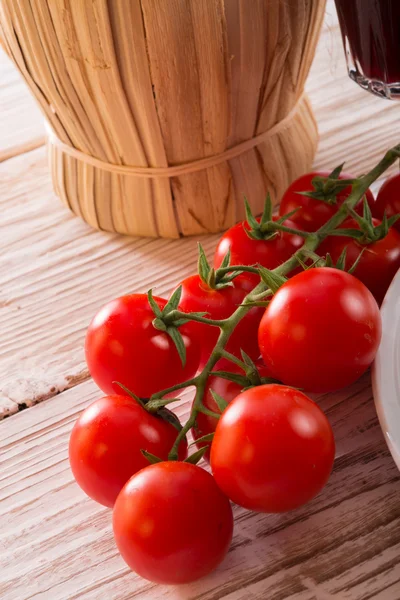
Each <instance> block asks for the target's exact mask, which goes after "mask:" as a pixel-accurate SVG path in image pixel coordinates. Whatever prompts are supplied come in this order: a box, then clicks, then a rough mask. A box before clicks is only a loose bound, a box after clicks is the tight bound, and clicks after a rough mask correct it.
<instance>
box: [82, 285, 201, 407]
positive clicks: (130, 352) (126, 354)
mask: <svg viewBox="0 0 400 600" xmlns="http://www.w3.org/2000/svg"><path fill="white" fill-rule="evenodd" d="M154 299H155V301H156V302H157V304H158V306H159V307H160V308H161V309H162V308H164V306H165V304H166V302H167V301H166V300H164V299H163V298H156V297H155V298H154ZM153 319H154V313H153V311H152V309H151V307H150V305H149V302H148V299H147V296H146V295H145V294H132V295H130V296H122V297H121V298H117V299H116V300H112V301H111V302H109V303H108V304H106V305H105V306H104V307H103V308H102V309H100V311H99V312H98V313H97V315H96V316H95V317H94V319H93V321H92V322H91V323H90V325H89V329H88V331H87V334H86V342H85V351H86V362H87V365H88V368H89V371H90V374H91V376H92V377H93V379H94V380H95V382H96V383H97V385H98V386H99V388H100V389H101V390H102V391H103V392H104V393H106V394H114V393H120V394H123V393H124V392H123V391H122V390H121V388H120V387H119V386H118V385H117V384H116V383H115V382H116V381H118V382H120V383H122V384H123V385H124V386H125V387H127V388H128V389H129V390H131V391H132V392H134V393H135V394H136V395H137V396H140V397H141V398H148V397H150V396H151V395H152V394H153V393H155V392H159V391H161V390H163V389H165V388H168V387H171V386H173V385H175V384H177V383H180V382H182V381H185V380H186V379H190V378H191V377H193V375H194V374H195V373H196V371H197V368H198V366H199V360H200V348H199V344H198V341H197V339H196V338H195V336H193V330H192V328H191V323H188V324H187V325H183V326H182V327H180V328H179V331H180V333H181V334H182V337H183V341H184V344H185V347H186V365H185V367H182V363H181V359H180V357H179V354H178V351H177V349H176V347H175V344H174V343H173V341H172V339H171V338H170V337H169V335H168V334H167V333H165V332H163V331H159V330H157V329H155V327H153V324H152V321H153Z"/></svg>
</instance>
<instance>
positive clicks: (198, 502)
mask: <svg viewBox="0 0 400 600" xmlns="http://www.w3.org/2000/svg"><path fill="white" fill-rule="evenodd" d="M113 527H114V536H115V541H116V543H117V546H118V549H119V551H120V553H121V555H122V558H123V559H124V560H125V561H126V563H127V564H128V565H129V567H130V568H131V569H132V570H133V571H135V572H136V573H138V574H139V575H141V577H144V578H145V579H148V580H149V581H154V582H155V583H162V584H178V583H188V582H191V581H194V580H196V579H199V578H200V577H203V576H204V575H207V574H208V573H210V572H211V571H212V570H213V569H215V568H216V567H217V566H218V565H219V563H220V562H221V561H222V560H223V559H224V557H225V555H226V553H227V552H228V549H229V546H230V543H231V539H232V530H233V517H232V509H231V506H230V503H229V500H228V499H227V498H226V496H224V495H223V493H222V492H221V491H220V489H219V488H218V486H217V484H216V483H215V481H214V479H213V477H212V476H211V475H210V474H209V473H207V471H204V470H203V469H201V468H200V467H197V466H195V465H191V464H189V463H183V462H162V463H157V464H154V465H151V466H149V467H147V468H146V469H143V470H142V471H140V472H139V473H137V474H136V475H134V476H133V477H132V479H130V480H129V481H128V483H127V484H126V485H125V487H124V488H123V490H122V492H121V493H120V495H119V496H118V498H117V501H116V503H115V506H114V513H113Z"/></svg>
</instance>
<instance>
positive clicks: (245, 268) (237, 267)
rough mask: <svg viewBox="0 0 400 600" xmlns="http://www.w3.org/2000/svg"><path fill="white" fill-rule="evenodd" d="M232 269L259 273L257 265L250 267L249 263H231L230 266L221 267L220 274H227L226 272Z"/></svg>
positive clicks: (230, 271)
mask: <svg viewBox="0 0 400 600" xmlns="http://www.w3.org/2000/svg"><path fill="white" fill-rule="evenodd" d="M232 271H243V272H244V273H254V274H255V275H259V274H260V273H259V271H258V269H257V267H250V266H249V265H230V266H229V267H219V268H218V275H225V274H226V273H232Z"/></svg>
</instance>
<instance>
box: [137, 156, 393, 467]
mask: <svg viewBox="0 0 400 600" xmlns="http://www.w3.org/2000/svg"><path fill="white" fill-rule="evenodd" d="M399 157H400V145H398V146H395V147H394V148H392V149H391V150H389V151H388V152H387V153H386V154H385V156H384V158H383V159H382V160H381V161H380V162H379V163H378V164H377V165H376V166H375V167H374V168H373V169H372V170H371V171H370V172H369V173H367V174H366V175H364V176H362V177H360V178H359V179H355V180H354V181H353V182H352V191H351V194H350V195H349V196H348V198H347V199H346V200H345V202H344V203H343V204H342V206H341V207H340V208H339V209H338V211H337V213H335V214H334V215H333V216H332V217H331V218H330V219H329V221H327V222H326V223H325V224H324V225H323V226H322V227H320V228H319V229H318V230H317V231H316V232H313V233H305V232H302V233H301V235H302V236H303V237H304V238H305V241H304V244H303V245H302V247H301V248H299V249H298V250H297V251H296V252H295V253H294V254H293V255H292V256H291V257H290V258H289V259H288V260H287V261H285V262H284V263H282V264H281V265H280V266H279V267H277V268H276V269H274V270H273V271H270V273H271V274H274V275H275V280H277V277H276V276H284V275H286V274H287V273H289V272H290V271H292V270H293V269H295V268H296V267H297V266H298V264H299V262H301V261H304V260H305V259H306V258H307V257H309V256H310V255H312V253H314V252H315V250H316V249H317V248H318V246H319V245H320V243H321V242H322V241H323V240H324V239H325V238H326V237H327V236H328V235H329V234H331V233H332V231H334V230H335V229H336V228H337V227H338V226H339V225H341V223H342V222H343V221H344V220H345V219H346V218H347V217H348V215H349V212H350V211H351V209H353V208H354V207H355V206H356V205H357V203H358V202H359V201H360V200H361V198H362V197H363V196H364V194H365V193H366V192H367V190H368V188H369V187H370V185H371V184H372V183H373V182H374V181H375V180H376V179H378V177H380V176H381V175H382V174H383V173H384V172H385V171H386V170H387V169H388V168H389V167H390V166H391V165H392V164H393V163H394V162H395V161H396V160H397V159H398V158H399ZM346 183H347V182H346ZM282 227H284V226H281V225H280V224H279V223H278V227H277V229H282ZM287 229H290V228H286V230H287ZM283 230H285V229H283ZM291 232H292V231H291ZM296 233H298V234H300V233H299V232H297V231H296ZM223 270H224V272H227V273H228V272H230V271H250V272H256V273H258V274H260V275H261V273H260V269H256V268H253V267H242V266H237V265H232V266H224V267H223ZM265 271H266V270H264V273H265ZM269 294H272V291H271V290H269V289H268V286H267V284H266V283H265V282H264V281H261V282H260V283H259V284H258V285H257V286H256V287H255V288H254V289H253V290H252V291H251V292H250V293H249V294H248V295H247V296H246V297H245V299H244V300H243V303H242V304H241V305H240V306H239V307H238V308H237V309H236V310H235V312H234V313H233V314H232V315H231V316H230V317H229V318H228V319H225V320H222V321H212V320H211V319H206V318H204V317H199V316H196V317H194V318H193V320H196V321H199V322H203V323H207V324H210V325H216V326H217V327H219V328H220V330H221V332H220V335H219V337H218V340H217V343H216V345H215V347H214V350H213V352H212V354H211V356H210V358H209V360H208V361H207V363H206V365H205V367H204V369H203V370H202V372H201V373H199V374H198V375H197V376H196V377H194V378H193V379H191V380H189V381H187V382H184V383H182V384H179V385H178V386H174V387H173V388H168V389H167V390H163V391H162V392H159V393H157V394H156V395H154V396H153V397H152V398H151V399H150V402H149V403H148V404H147V406H146V408H147V409H148V410H149V409H151V410H157V408H158V407H159V406H163V405H164V404H165V403H166V401H165V400H162V399H161V400H158V398H162V397H163V396H165V394H167V393H170V392H171V391H175V390H178V389H182V388H183V387H187V386H189V385H194V386H195V387H196V395H195V399H194V402H193V406H192V410H191V413H190V416H189V418H188V420H187V421H186V423H185V424H184V425H183V427H182V429H181V430H180V432H179V433H178V435H177V438H176V440H175V443H174V445H173V447H172V449H171V451H170V453H169V460H177V459H178V448H179V444H180V442H181V441H182V440H183V439H184V438H185V436H186V434H187V433H188V432H189V431H190V429H191V428H192V427H193V426H194V425H195V423H196V417H197V415H198V414H199V412H204V409H205V407H204V406H203V396H204V391H205V386H206V383H207V380H208V378H209V376H210V374H211V373H212V371H213V368H214V367H215V365H216V363H217V362H218V360H220V358H222V357H225V358H229V359H230V360H231V359H232V357H231V356H229V357H228V354H229V353H227V352H226V351H225V346H226V344H227V342H228V340H229V338H230V336H231V334H232V332H233V331H234V329H235V327H236V326H237V325H238V323H239V322H240V321H241V319H243V317H244V316H245V315H246V314H247V313H248V312H249V311H250V310H251V308H252V306H254V303H256V302H257V301H259V300H260V298H264V297H266V296H267V295H269ZM177 312H179V311H177ZM179 317H181V318H186V320H190V318H191V317H190V316H189V315H187V314H185V313H182V315H179ZM234 362H237V363H238V362H241V361H236V359H235V360H234ZM206 410H207V409H206ZM217 416H218V415H217Z"/></svg>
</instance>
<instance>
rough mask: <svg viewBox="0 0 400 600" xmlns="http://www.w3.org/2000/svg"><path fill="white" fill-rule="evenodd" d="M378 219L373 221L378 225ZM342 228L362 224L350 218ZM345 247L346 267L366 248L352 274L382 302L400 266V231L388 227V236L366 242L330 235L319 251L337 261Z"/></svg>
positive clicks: (358, 227)
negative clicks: (366, 243) (376, 240)
mask: <svg viewBox="0 0 400 600" xmlns="http://www.w3.org/2000/svg"><path fill="white" fill-rule="evenodd" d="M379 223H380V221H378V219H373V224H374V225H375V226H376V225H379ZM340 227H341V228H342V229H360V226H359V224H358V223H357V222H356V221H354V220H353V219H349V220H348V221H346V222H345V223H343V224H342V225H341V226H340ZM344 248H346V251H347V253H346V268H348V267H350V266H351V265H352V264H353V263H354V262H355V261H356V260H357V258H358V256H359V255H360V252H362V251H363V254H362V256H361V258H360V261H359V263H358V265H357V267H356V269H355V270H354V271H353V275H354V276H355V277H357V279H359V280H360V281H362V282H363V283H364V284H365V285H366V286H367V288H368V289H369V290H370V291H371V292H372V294H373V295H374V297H375V299H376V301H377V302H378V304H381V303H382V300H383V298H384V297H385V294H386V292H387V289H388V287H389V285H390V283H391V281H392V279H393V277H394V276H395V275H396V273H397V271H398V269H399V268H400V233H399V232H398V231H396V230H395V229H393V228H392V227H391V228H390V229H389V233H388V234H387V235H386V237H385V238H383V239H382V240H379V241H378V242H374V243H372V244H368V245H363V244H360V243H358V242H357V241H356V240H355V239H352V238H348V237H339V236H331V237H328V238H326V240H325V241H324V242H323V243H322V244H321V246H320V247H319V248H318V253H319V254H320V255H321V256H324V255H325V254H326V253H327V252H329V254H330V255H331V257H332V260H333V262H334V263H336V262H337V260H338V258H339V256H340V255H341V253H342V251H343V250H344Z"/></svg>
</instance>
